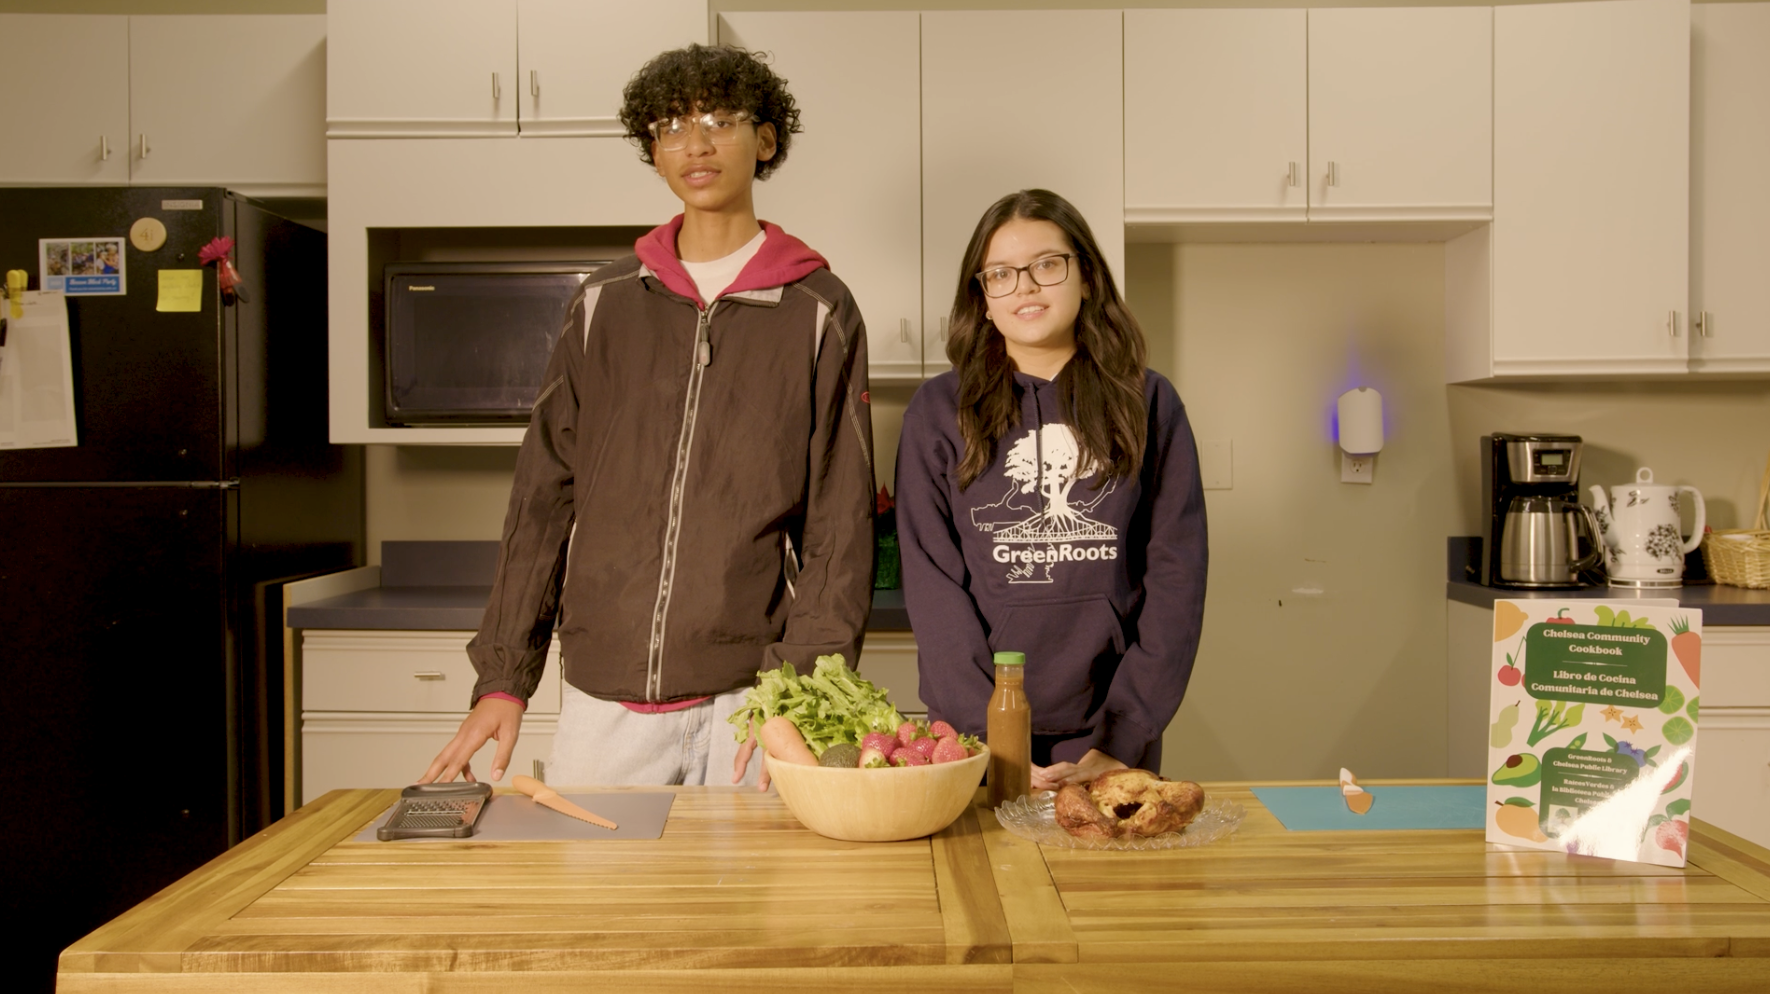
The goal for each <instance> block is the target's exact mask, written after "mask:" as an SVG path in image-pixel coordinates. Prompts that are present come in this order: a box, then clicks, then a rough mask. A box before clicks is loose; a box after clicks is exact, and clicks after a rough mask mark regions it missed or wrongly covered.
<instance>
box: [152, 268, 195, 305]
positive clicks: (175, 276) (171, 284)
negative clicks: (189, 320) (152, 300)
mask: <svg viewBox="0 0 1770 994" xmlns="http://www.w3.org/2000/svg"><path fill="white" fill-rule="evenodd" d="M202 309H203V271H202V270H201V269H162V270H160V300H159V303H157V304H155V305H154V310H156V311H200V310H202Z"/></svg>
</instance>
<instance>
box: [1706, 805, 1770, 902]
mask: <svg viewBox="0 0 1770 994" xmlns="http://www.w3.org/2000/svg"><path fill="white" fill-rule="evenodd" d="M1687 862H1689V864H1690V865H1691V866H1694V867H1696V868H1698V869H1700V870H1706V871H1707V872H1709V873H1713V874H1714V875H1715V876H1717V877H1720V878H1721V879H1723V880H1725V881H1727V882H1728V883H1730V884H1732V885H1733V886H1735V887H1738V888H1739V889H1740V890H1743V891H1746V892H1747V893H1750V894H1752V895H1753V896H1755V897H1760V898H1763V899H1764V900H1766V901H1770V849H1766V848H1764V847H1763V846H1760V845H1758V844H1757V843H1755V842H1751V841H1749V840H1746V839H1742V838H1740V837H1739V836H1737V835H1734V834H1733V833H1732V832H1729V831H1727V830H1725V829H1721V828H1716V827H1715V826H1714V825H1711V824H1709V823H1708V822H1706V821H1703V820H1702V819H1700V818H1692V819H1690V852H1689V858H1688V860H1687Z"/></svg>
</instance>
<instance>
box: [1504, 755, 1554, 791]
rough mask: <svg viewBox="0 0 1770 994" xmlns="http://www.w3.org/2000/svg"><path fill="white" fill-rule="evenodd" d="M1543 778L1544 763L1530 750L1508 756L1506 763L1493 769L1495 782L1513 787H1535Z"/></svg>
mask: <svg viewBox="0 0 1770 994" xmlns="http://www.w3.org/2000/svg"><path fill="white" fill-rule="evenodd" d="M1542 779H1543V767H1542V764H1540V763H1538V762H1537V761H1536V757H1535V756H1533V755H1531V754H1530V753H1528V752H1520V753H1515V754H1513V755H1511V756H1507V757H1506V765H1504V766H1502V767H1500V768H1499V769H1497V770H1495V771H1493V782H1494V783H1503V784H1507V785H1509V786H1512V787H1533V786H1535V785H1536V784H1537V783H1539V782H1541V781H1542Z"/></svg>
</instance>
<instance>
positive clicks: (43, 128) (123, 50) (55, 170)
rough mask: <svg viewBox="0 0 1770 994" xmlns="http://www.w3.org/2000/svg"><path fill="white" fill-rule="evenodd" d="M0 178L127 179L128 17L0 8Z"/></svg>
mask: <svg viewBox="0 0 1770 994" xmlns="http://www.w3.org/2000/svg"><path fill="white" fill-rule="evenodd" d="M0 50H3V53H4V54H3V55H0V88H4V91H5V92H7V93H10V94H12V95H13V96H14V99H13V100H12V102H11V109H10V110H8V111H7V112H6V132H7V135H8V138H7V140H5V141H0V184H4V185H7V186H33V185H49V184H56V185H60V184H84V183H94V184H107V185H117V186H121V185H122V184H124V183H127V182H129V150H128V148H127V146H128V144H129V18H127V17H121V16H111V15H102V16H101V15H82V14H0Z"/></svg>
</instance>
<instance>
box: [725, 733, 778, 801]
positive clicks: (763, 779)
mask: <svg viewBox="0 0 1770 994" xmlns="http://www.w3.org/2000/svg"><path fill="white" fill-rule="evenodd" d="M757 738H758V736H757V734H756V723H755V722H754V721H751V722H750V737H749V738H747V739H745V740H744V741H743V742H742V743H741V744H739V745H738V751H737V758H736V759H734V760H732V762H731V782H732V783H743V782H744V771H746V770H748V769H749V768H750V757H751V756H754V755H755V754H756V741H757ZM757 762H758V763H762V772H761V774H760V775H759V776H757V778H756V789H757V790H767V789H768V784H769V782H770V780H769V776H768V764H767V763H766V762H763V761H762V760H760V759H759V760H757Z"/></svg>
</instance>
